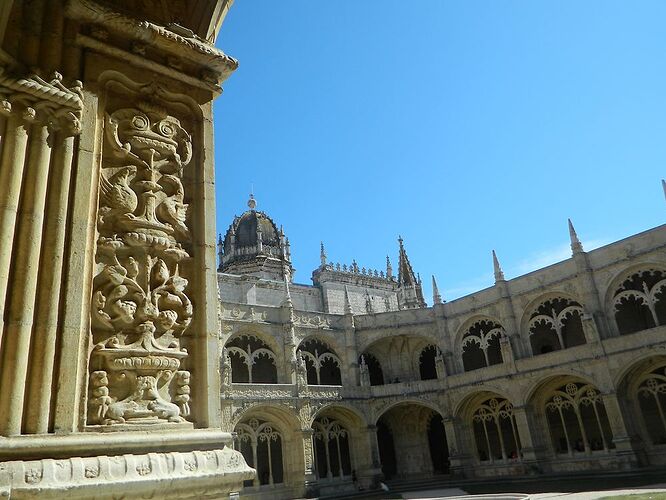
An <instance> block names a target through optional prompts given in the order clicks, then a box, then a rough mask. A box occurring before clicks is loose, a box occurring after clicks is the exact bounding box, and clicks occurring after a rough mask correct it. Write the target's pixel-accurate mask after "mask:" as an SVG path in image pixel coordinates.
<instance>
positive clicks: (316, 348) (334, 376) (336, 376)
mask: <svg viewBox="0 0 666 500" xmlns="http://www.w3.org/2000/svg"><path fill="white" fill-rule="evenodd" d="M298 350H299V351H300V353H301V355H302V356H303V359H304V360H305V366H306V367H307V378H308V384H309V385H342V374H341V373H340V367H341V366H342V363H341V362H340V358H339V357H338V356H337V354H336V353H335V352H334V351H333V349H331V348H330V347H329V345H328V344H326V343H325V342H322V341H321V340H318V339H308V340H305V341H304V342H302V343H301V345H300V346H299V347H298Z"/></svg>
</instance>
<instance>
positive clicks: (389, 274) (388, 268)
mask: <svg viewBox="0 0 666 500" xmlns="http://www.w3.org/2000/svg"><path fill="white" fill-rule="evenodd" d="M386 277H387V278H393V266H391V259H389V256H388V255H387V256H386Z"/></svg>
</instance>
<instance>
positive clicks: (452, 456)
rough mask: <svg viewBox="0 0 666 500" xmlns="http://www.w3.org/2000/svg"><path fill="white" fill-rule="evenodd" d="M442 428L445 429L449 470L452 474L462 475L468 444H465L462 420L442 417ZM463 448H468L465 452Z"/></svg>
mask: <svg viewBox="0 0 666 500" xmlns="http://www.w3.org/2000/svg"><path fill="white" fill-rule="evenodd" d="M443 422H444V430H445V431H446V444H447V446H448V448H449V472H450V473H451V475H453V476H462V475H464V469H465V464H466V462H468V461H469V458H470V455H469V449H470V448H469V446H466V445H465V440H464V438H463V433H464V429H463V428H462V425H463V422H462V421H461V420H460V418H456V417H447V418H444V420H443ZM464 450H468V452H467V453H465V451H464Z"/></svg>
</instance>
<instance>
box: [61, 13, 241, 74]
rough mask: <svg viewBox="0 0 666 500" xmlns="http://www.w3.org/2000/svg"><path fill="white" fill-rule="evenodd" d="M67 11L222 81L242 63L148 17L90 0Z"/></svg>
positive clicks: (81, 19)
mask: <svg viewBox="0 0 666 500" xmlns="http://www.w3.org/2000/svg"><path fill="white" fill-rule="evenodd" d="M66 15H67V16H68V17H70V18H72V19H75V20H77V21H79V22H82V23H89V24H94V25H97V26H98V27H99V28H100V29H103V30H107V31H110V32H114V33H117V34H120V35H122V36H123V37H125V38H127V39H129V40H131V41H133V42H140V43H143V44H146V45H148V46H151V47H153V48H155V49H157V50H159V51H161V52H163V53H165V54H166V55H168V56H172V57H173V58H177V59H186V60H188V61H190V62H191V63H194V64H196V65H199V66H203V67H205V68H207V69H208V70H210V71H213V72H215V73H216V74H217V76H218V83H222V82H223V81H224V80H226V78H227V77H229V75H230V74H231V73H232V72H233V71H234V70H235V69H236V68H237V67H238V61H236V59H234V58H233V57H230V56H228V55H226V54H225V53H224V52H222V51H221V50H219V49H217V48H215V47H214V46H213V45H211V44H209V43H207V42H205V41H203V40H201V39H200V38H198V37H197V36H196V35H194V34H192V36H183V35H180V34H178V33H175V32H174V31H172V30H169V29H167V28H165V27H163V26H159V25H157V24H154V23H151V22H148V21H137V20H136V19H132V18H129V17H126V16H123V15H122V14H119V13H117V12H114V11H113V10H110V9H108V8H106V7H103V6H101V5H99V4H97V3H95V2H92V1H90V0H70V2H68V4H67V7H66Z"/></svg>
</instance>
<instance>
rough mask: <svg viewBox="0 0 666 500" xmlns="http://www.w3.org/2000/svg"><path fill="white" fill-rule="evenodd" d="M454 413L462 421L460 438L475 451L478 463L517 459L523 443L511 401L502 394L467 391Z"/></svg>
mask: <svg viewBox="0 0 666 500" xmlns="http://www.w3.org/2000/svg"><path fill="white" fill-rule="evenodd" d="M457 416H458V418H459V420H460V421H462V422H463V426H464V428H463V429H461V434H462V436H461V437H462V438H463V439H464V440H466V441H467V442H468V443H469V444H468V447H469V446H472V449H473V450H475V451H476V453H472V454H473V455H474V456H475V458H476V461H477V463H479V464H481V465H493V464H497V463H500V464H503V463H504V464H506V463H511V462H518V461H520V459H521V457H522V445H521V441H520V434H519V431H518V424H517V422H516V417H515V414H514V405H513V402H512V401H511V399H509V398H508V397H506V395H505V394H503V393H500V392H496V391H489V390H478V389H477V390H475V391H472V392H470V393H468V394H467V395H466V396H465V397H464V398H462V400H461V401H460V402H459V404H458V406H457Z"/></svg>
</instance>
